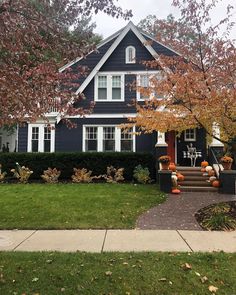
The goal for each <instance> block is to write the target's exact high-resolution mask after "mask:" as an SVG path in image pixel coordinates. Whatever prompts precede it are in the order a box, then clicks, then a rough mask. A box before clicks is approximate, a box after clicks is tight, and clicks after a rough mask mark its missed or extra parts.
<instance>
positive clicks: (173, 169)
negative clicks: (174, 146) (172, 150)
mask: <svg viewBox="0 0 236 295" xmlns="http://www.w3.org/2000/svg"><path fill="white" fill-rule="evenodd" d="M169 170H171V171H173V172H175V171H176V166H175V163H173V162H171V163H170V165H169Z"/></svg>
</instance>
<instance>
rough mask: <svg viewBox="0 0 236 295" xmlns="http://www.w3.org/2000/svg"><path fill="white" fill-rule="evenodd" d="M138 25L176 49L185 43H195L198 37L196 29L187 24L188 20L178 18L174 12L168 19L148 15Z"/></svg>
mask: <svg viewBox="0 0 236 295" xmlns="http://www.w3.org/2000/svg"><path fill="white" fill-rule="evenodd" d="M138 27H139V28H140V29H142V30H143V31H144V32H146V33H148V34H149V35H151V36H153V37H155V39H156V40H157V41H159V42H161V43H163V44H165V45H167V46H169V47H171V48H173V49H175V50H178V49H179V48H181V45H182V44H183V43H194V42H195V40H196V38H197V33H196V31H195V30H194V29H193V28H192V27H189V26H188V25H187V24H186V20H184V19H182V18H181V19H176V18H175V17H174V16H173V15H172V14H169V15H168V16H167V18H166V19H160V18H157V16H155V15H148V16H147V17H145V18H144V19H142V20H141V21H140V22H139V23H138Z"/></svg>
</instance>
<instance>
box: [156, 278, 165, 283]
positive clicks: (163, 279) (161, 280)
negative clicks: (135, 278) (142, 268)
mask: <svg viewBox="0 0 236 295" xmlns="http://www.w3.org/2000/svg"><path fill="white" fill-rule="evenodd" d="M158 281H159V282H166V281H167V279H166V278H160V279H159V280H158Z"/></svg>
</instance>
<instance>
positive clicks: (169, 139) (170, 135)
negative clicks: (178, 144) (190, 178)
mask: <svg viewBox="0 0 236 295" xmlns="http://www.w3.org/2000/svg"><path fill="white" fill-rule="evenodd" d="M166 143H167V144H168V147H167V154H168V156H170V157H171V162H175V159H176V158H175V131H168V132H167V133H166Z"/></svg>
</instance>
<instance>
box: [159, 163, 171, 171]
mask: <svg viewBox="0 0 236 295" xmlns="http://www.w3.org/2000/svg"><path fill="white" fill-rule="evenodd" d="M169 166H170V162H167V163H161V170H169Z"/></svg>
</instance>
